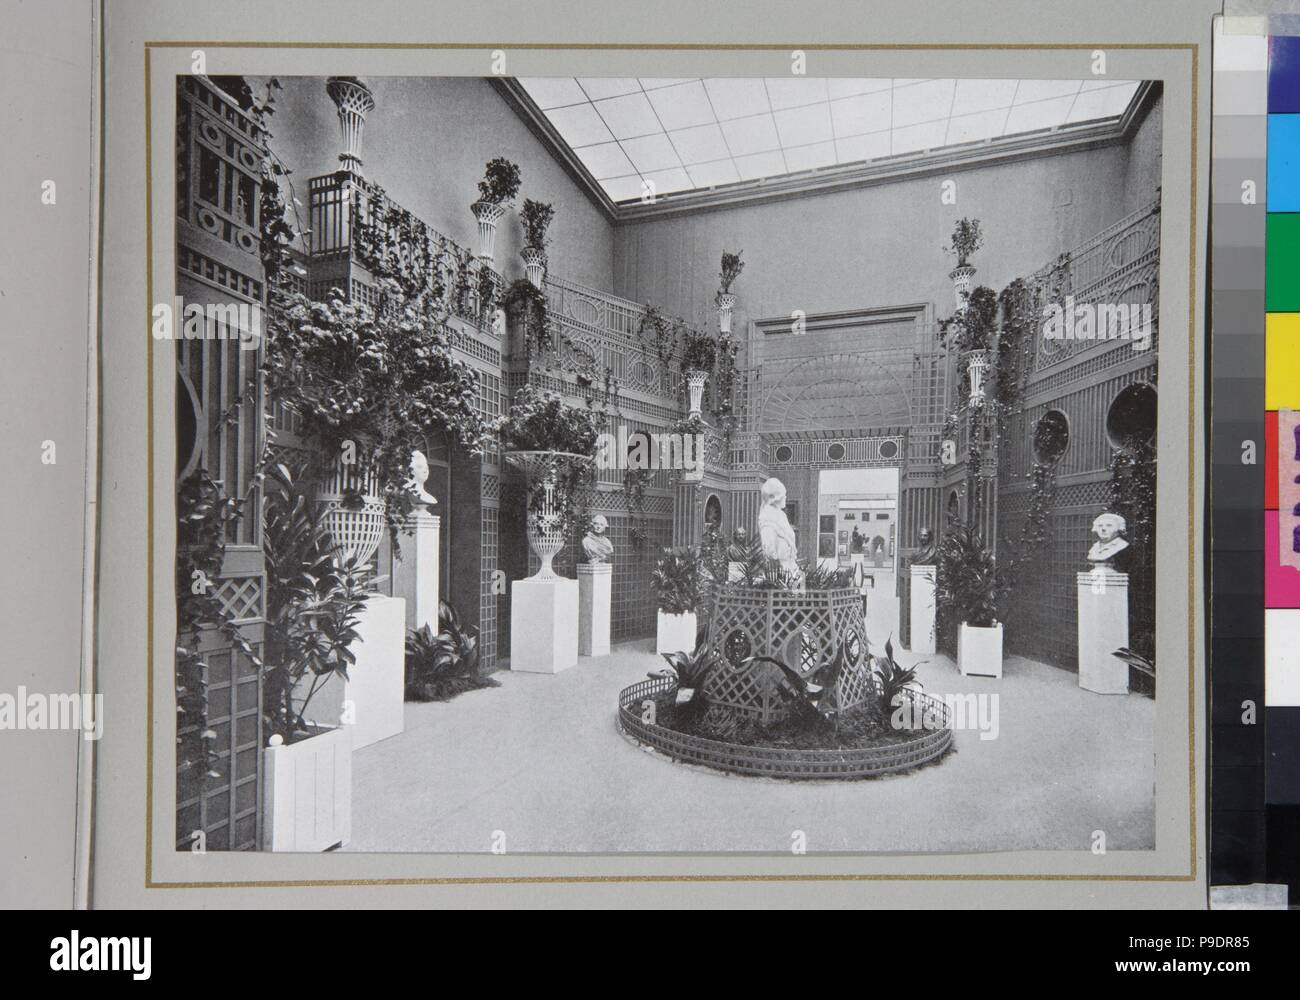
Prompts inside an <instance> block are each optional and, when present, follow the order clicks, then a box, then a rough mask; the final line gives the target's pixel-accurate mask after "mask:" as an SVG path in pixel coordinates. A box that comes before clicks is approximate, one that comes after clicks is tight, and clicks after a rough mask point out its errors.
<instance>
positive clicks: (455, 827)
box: [344, 602, 1155, 853]
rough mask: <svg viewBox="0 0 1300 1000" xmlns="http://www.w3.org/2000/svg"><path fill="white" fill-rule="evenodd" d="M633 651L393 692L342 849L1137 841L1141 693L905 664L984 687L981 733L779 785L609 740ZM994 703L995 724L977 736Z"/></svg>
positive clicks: (961, 685) (944, 688) (635, 660)
mask: <svg viewBox="0 0 1300 1000" xmlns="http://www.w3.org/2000/svg"><path fill="white" fill-rule="evenodd" d="M882 603H883V602H877V608H876V610H877V613H878V614H881V615H882V617H888V609H886V608H883V607H881V606H880V605H881V604H882ZM894 614H895V615H896V611H895V612H894ZM872 617H873V618H874V616H872ZM894 620H896V619H894ZM872 634H876V633H874V632H873V633H872ZM881 644H883V640H882V641H881ZM649 650H650V642H649V641H648V640H641V641H637V642H631V643H626V644H623V645H621V646H618V647H616V648H615V650H614V651H613V653H612V654H611V655H609V656H604V657H599V658H595V659H582V660H580V661H579V664H578V666H576V667H574V668H572V669H570V670H567V671H565V672H563V673H561V674H559V675H555V676H547V675H539V674H523V673H510V672H508V671H501V672H499V673H498V674H497V675H496V676H497V677H498V678H499V679H500V681H501V687H499V688H490V689H486V690H481V691H473V692H470V693H468V694H465V695H462V696H461V697H459V698H457V699H455V700H454V701H452V702H449V703H445V704H408V705H407V706H406V729H405V732H403V733H402V734H400V735H398V736H394V737H392V738H390V739H387V740H384V741H382V742H380V743H377V744H375V745H373V746H370V747H367V748H365V749H363V750H360V751H357V753H356V754H355V756H354V762H353V767H354V776H353V782H354V793H353V838H352V841H351V842H350V843H349V844H347V845H346V846H345V848H344V849H345V850H349V851H421V852H442V851H447V852H464V851H473V852H478V851H489V850H490V849H491V848H492V846H493V843H494V838H496V839H497V843H498V844H500V843H501V838H502V836H504V844H502V845H501V846H503V847H504V849H505V850H507V851H509V852H511V853H515V852H548V853H549V852H596V853H603V852H619V851H628V852H665V851H669V852H671V851H691V852H701V851H746V852H772V851H780V852H784V851H788V850H789V849H790V844H791V837H792V834H793V832H794V831H796V830H799V831H803V833H804V834H805V835H806V837H807V849H808V851H809V852H820V851H873V852H879V851H907V852H917V851H929V852H937V851H1009V850H1024V849H1058V850H1062V849H1063V850H1086V849H1089V848H1090V847H1091V846H1092V844H1093V843H1094V839H1095V832H1096V831H1103V832H1104V834H1105V837H1106V847H1107V850H1108V851H1119V850H1126V851H1132V850H1150V849H1151V848H1152V847H1153V845H1154V842H1155V809H1154V797H1153V786H1154V751H1153V746H1154V743H1153V731H1152V729H1153V724H1154V717H1155V712H1154V707H1155V705H1154V702H1153V701H1151V700H1150V699H1147V698H1143V697H1140V696H1138V695H1120V696H1115V695H1111V696H1105V695H1096V694H1091V693H1089V692H1086V691H1082V690H1080V689H1079V687H1078V684H1077V679H1076V677H1075V675H1074V674H1072V673H1069V672H1066V671H1063V670H1059V669H1056V668H1054V667H1050V666H1047V665H1045V664H1041V663H1035V662H1032V661H1029V660H1025V659H1021V658H1018V657H1011V658H1009V659H1008V660H1007V661H1006V663H1005V666H1004V676H1003V678H1002V679H1001V680H996V679H992V678H974V677H971V678H963V677H961V676H960V675H959V674H958V673H957V671H956V669H955V667H954V666H953V664H952V662H951V661H950V660H948V659H947V658H946V657H942V656H938V657H933V658H931V660H930V662H927V663H924V664H923V665H922V666H921V667H920V670H919V676H920V678H921V679H922V680H923V681H924V683H925V686H926V690H927V691H928V692H930V693H931V694H939V695H943V694H962V695H966V694H970V693H974V694H976V695H997V698H996V701H993V700H990V699H987V698H985V699H984V700H983V701H982V702H981V705H982V707H983V708H984V713H985V714H984V717H983V719H982V720H980V719H978V718H976V719H972V720H971V721H972V724H974V723H977V722H980V721H982V723H983V728H984V730H985V731H984V732H983V733H981V731H979V729H977V728H967V729H963V730H961V731H958V732H957V734H956V748H957V749H956V752H955V753H953V754H951V755H949V756H948V757H947V758H945V759H944V760H943V761H942V762H941V763H940V764H938V765H937V766H931V767H927V768H924V769H922V770H919V771H916V772H913V773H911V774H904V775H896V776H889V777H884V778H879V779H875V780H871V781H859V782H835V781H817V782H783V781H777V780H773V779H762V778H759V779H756V778H744V777H737V776H732V775H727V774H723V773H719V772H716V771H712V770H708V769H704V768H698V767H692V766H687V765H683V764H679V763H676V762H673V761H671V760H668V759H666V758H664V757H662V756H660V755H658V754H655V753H651V752H648V751H646V750H643V749H641V748H639V747H637V746H635V745H633V744H632V743H630V742H628V740H626V739H625V738H624V737H623V736H622V735H620V734H619V732H618V730H617V728H616V726H615V705H616V699H617V695H618V692H619V690H620V689H621V688H623V687H625V686H626V685H628V684H632V683H634V682H636V681H638V680H640V679H642V678H643V677H645V675H646V672H647V671H648V670H651V669H654V668H655V667H656V666H657V665H658V664H659V663H660V662H662V661H660V660H659V659H658V658H657V657H656V656H654V655H653V654H652V653H651V652H650V651H649ZM899 659H900V660H901V661H902V662H904V663H906V664H910V663H912V662H914V661H915V660H916V659H917V658H916V657H913V656H911V655H909V654H908V653H907V652H905V651H904V652H901V653H900V654H899ZM994 707H996V711H997V715H996V722H997V728H996V738H992V739H986V738H981V737H982V736H988V735H991V734H992V732H993V730H992V726H991V723H992V722H993V720H994V716H993V715H992V714H991V713H992V711H993V710H994Z"/></svg>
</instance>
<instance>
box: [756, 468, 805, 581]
mask: <svg viewBox="0 0 1300 1000" xmlns="http://www.w3.org/2000/svg"><path fill="white" fill-rule="evenodd" d="M762 499H763V506H762V507H760V508H759V511H758V538H759V542H760V544H761V545H762V546H763V555H765V556H767V558H768V559H775V560H776V561H777V562H779V563H780V564H781V568H782V569H784V570H785V571H786V572H787V573H789V574H790V575H791V576H793V577H795V578H796V579H802V577H803V574H802V573H801V572H800V570H799V559H798V552H797V551H796V550H795V537H794V528H792V527H791V526H790V519H789V518H788V517H786V516H785V484H784V483H782V482H781V480H779V479H775V478H773V479H769V480H767V482H765V483H764V484H763V488H762Z"/></svg>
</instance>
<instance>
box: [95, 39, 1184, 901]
mask: <svg viewBox="0 0 1300 1000" xmlns="http://www.w3.org/2000/svg"><path fill="white" fill-rule="evenodd" d="M155 48H161V49H170V48H246V49H366V50H369V49H403V50H421V49H423V50H428V49H437V50H479V49H487V50H491V49H515V50H519V49H524V50H556V51H637V50H642V51H644V50H655V51H691V52H696V51H705V52H708V51H769V52H784V51H790V50H792V49H803V50H807V51H814V52H827V51H844V52H861V51H906V52H914V51H932V52H933V51H959V50H960V51H981V52H982V51H1008V50H1021V51H1023V50H1038V51H1042V50H1048V51H1069V50H1083V49H1089V50H1091V49H1125V50H1141V51H1161V52H1178V51H1188V52H1190V54H1191V154H1192V155H1191V178H1190V194H1191V197H1190V199H1189V205H1190V207H1189V216H1188V218H1189V221H1190V246H1189V249H1188V301H1187V332H1188V341H1189V346H1190V348H1191V350H1190V351H1189V357H1188V389H1187V400H1188V421H1187V424H1188V434H1187V457H1188V483H1187V501H1188V511H1187V541H1188V546H1187V551H1188V579H1187V619H1188V620H1187V674H1188V677H1187V680H1188V687H1187V725H1188V734H1187V735H1188V746H1187V769H1188V803H1189V817H1190V823H1189V832H1190V865H1189V871H1188V873H1187V874H1186V875H1124V874H1104V875H1085V874H1024V873H1020V874H987V875H986V874H978V873H950V874H929V875H910V874H902V873H881V874H875V875H860V874H809V875H798V874H786V875H780V874H773V875H721V874H719V875H521V876H485V877H473V876H466V877H442V878H439V877H428V878H419V877H414V878H356V879H267V880H242V881H232V882H216V881H211V882H155V881H154V879H153V757H154V738H153V737H154V734H153V730H154V672H155V669H156V667H155V664H154V641H153V633H154V620H153V611H154V544H153V542H154V502H153V491H154V489H155V483H154V408H153V404H154V386H153V383H154V377H153V341H152V336H151V335H149V341H148V342H149V350H148V352H147V354H148V358H147V362H146V372H147V376H148V382H149V384H148V386H147V390H146V395H145V398H146V402H147V406H148V412H149V428H148V446H147V449H146V452H147V465H148V470H149V494H148V497H147V500H146V511H147V515H148V521H149V537H148V540H147V543H146V546H145V552H146V558H147V561H148V569H149V576H148V582H147V592H148V602H149V607H148V633H147V637H146V638H147V643H146V645H147V651H148V659H149V675H148V679H147V688H148V694H147V699H146V702H147V708H148V714H149V724H148V726H147V728H146V733H145V745H146V752H147V754H148V757H147V759H146V761H145V781H146V796H145V797H146V812H145V864H144V876H145V882H144V885H145V888H146V889H251V888H278V889H287V888H298V887H307V886H320V887H328V886H395V885H557V884H558V885H563V884H606V883H630V882H646V883H654V882H665V883H667V882H925V881H947V882H999V881H1006V882H1194V881H1195V880H1196V877H1197V856H1196V847H1197V831H1196V818H1197V810H1196V537H1197V536H1196V245H1197V241H1196V231H1197V230H1196V221H1197V220H1196V211H1197V187H1198V183H1199V180H1198V178H1197V174H1196V169H1197V162H1198V155H1197V154H1198V150H1197V140H1198V128H1197V126H1198V122H1197V112H1198V109H1199V80H1198V73H1199V63H1200V43H1199V42H1177V43H1170V44H1164V45H1162V44H1157V43H1147V42H1116V43H1093V44H1084V43H1075V42H1070V43H1060V44H1052V43H1046V42H1044V43H1037V42H1024V43H1006V44H1000V45H979V44H975V43H969V42H962V43H953V44H949V45H942V44H921V43H900V44H896V45H888V44H883V43H880V44H859V45H854V44H828V43H807V44H797V43H792V44H785V45H778V44H772V43H761V44H744V43H719V44H709V43H670V42H658V43H646V44H631V43H617V42H611V43H605V42H601V43H595V42H593V43H573V42H555V43H542V42H528V43H521V42H445V43H423V42H229V41H227V42H217V41H211V42H184V41H151V42H145V43H144V97H145V108H144V127H145V142H144V149H145V253H146V254H147V273H146V280H145V288H146V294H147V297H148V301H147V303H146V310H145V311H146V314H147V315H149V316H150V317H152V314H153V313H152V310H153V142H152V135H153V124H152V93H151V80H150V56H151V54H152V50H153V49H155ZM1162 114H1163V110H1162ZM100 280H101V282H102V275H101V279H100ZM147 328H148V327H147V326H146V329H147Z"/></svg>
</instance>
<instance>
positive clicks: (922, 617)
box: [908, 565, 936, 656]
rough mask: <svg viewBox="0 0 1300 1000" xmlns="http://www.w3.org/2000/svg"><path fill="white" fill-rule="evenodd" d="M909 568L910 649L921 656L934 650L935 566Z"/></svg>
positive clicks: (932, 652) (931, 653) (929, 654)
mask: <svg viewBox="0 0 1300 1000" xmlns="http://www.w3.org/2000/svg"><path fill="white" fill-rule="evenodd" d="M911 569H912V579H911V585H912V591H911V598H910V599H909V600H910V604H909V613H908V623H909V627H910V628H911V638H912V646H911V650H912V652H913V653H919V654H921V655H922V656H933V655H934V651H935V639H934V608H935V603H934V593H935V579H936V577H935V566H933V565H922V566H913V567H912V568H911Z"/></svg>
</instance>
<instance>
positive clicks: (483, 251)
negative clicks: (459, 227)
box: [470, 201, 506, 262]
mask: <svg viewBox="0 0 1300 1000" xmlns="http://www.w3.org/2000/svg"><path fill="white" fill-rule="evenodd" d="M470 211H472V212H473V213H474V218H476V219H478V245H479V252H478V255H479V256H480V257H481V258H482V259H483V260H486V261H489V262H490V261H491V260H492V258H493V256H494V254H495V253H496V244H497V223H498V222H500V221H501V219H502V218H503V217H504V216H505V214H506V207H505V206H504V205H498V204H497V203H496V202H494V201H476V202H474V204H473V205H471V206H470Z"/></svg>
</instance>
